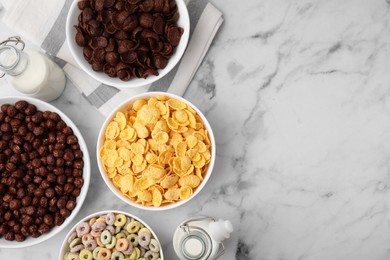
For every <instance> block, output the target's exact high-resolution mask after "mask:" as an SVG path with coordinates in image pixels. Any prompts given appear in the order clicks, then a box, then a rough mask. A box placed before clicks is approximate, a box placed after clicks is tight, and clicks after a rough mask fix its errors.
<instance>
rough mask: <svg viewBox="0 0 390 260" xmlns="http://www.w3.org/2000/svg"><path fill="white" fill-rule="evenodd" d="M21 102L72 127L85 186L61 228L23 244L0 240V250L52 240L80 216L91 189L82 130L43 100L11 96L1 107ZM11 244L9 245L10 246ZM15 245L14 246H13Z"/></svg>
mask: <svg viewBox="0 0 390 260" xmlns="http://www.w3.org/2000/svg"><path fill="white" fill-rule="evenodd" d="M19 100H25V101H27V102H29V103H31V104H33V105H35V106H37V108H38V109H39V110H41V111H42V110H50V111H52V112H56V113H57V114H59V115H60V116H61V119H62V120H64V121H65V122H66V124H67V125H69V126H70V127H72V130H73V132H74V133H75V135H76V136H77V138H78V142H79V144H80V148H81V150H82V152H83V160H84V168H83V179H84V184H83V187H82V188H81V192H80V195H79V196H78V197H77V198H76V202H77V204H76V207H75V208H74V209H73V210H72V213H71V214H70V216H69V217H67V218H66V219H65V221H64V222H63V223H62V224H61V225H60V226H55V227H53V228H52V229H50V231H49V232H48V233H46V234H43V235H41V236H40V237H37V238H32V237H30V236H29V237H27V239H26V240H24V241H23V242H17V241H7V240H4V238H2V239H0V248H23V247H29V246H33V245H37V244H39V243H42V242H44V241H46V240H48V239H50V238H52V237H53V236H55V235H57V234H58V233H60V232H61V231H62V230H64V229H65V228H66V227H67V226H68V225H69V223H70V222H72V221H73V219H74V218H75V217H76V215H77V214H78V212H79V211H80V209H81V207H82V205H83V203H84V201H85V198H86V196H87V193H88V189H89V183H90V179H91V163H90V157H89V152H88V147H87V145H86V143H85V140H84V137H83V136H82V134H81V132H80V130H79V129H78V128H77V126H76V125H75V124H74V123H73V121H72V120H71V119H70V118H69V117H68V116H67V115H66V114H65V113H64V112H62V111H61V110H60V109H59V108H56V107H55V106H53V105H51V104H49V103H47V102H44V101H42V100H39V99H36V98H32V97H24V96H23V97H18V96H9V97H1V98H0V105H1V104H4V103H8V102H9V103H11V102H14V103H15V102H16V101H19ZM4 242H5V243H7V245H4V244H2V243H4ZM8 243H9V245H8ZM12 243H14V244H12Z"/></svg>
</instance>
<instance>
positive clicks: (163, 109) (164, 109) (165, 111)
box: [154, 101, 168, 115]
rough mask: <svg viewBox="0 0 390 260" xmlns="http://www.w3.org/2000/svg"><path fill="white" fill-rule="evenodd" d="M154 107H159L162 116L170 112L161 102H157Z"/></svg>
mask: <svg viewBox="0 0 390 260" xmlns="http://www.w3.org/2000/svg"><path fill="white" fill-rule="evenodd" d="M154 106H155V107H157V109H158V110H160V114H161V115H165V114H166V113H167V111H168V109H167V107H166V106H165V105H164V103H163V102H161V101H158V102H156V103H155V104H154Z"/></svg>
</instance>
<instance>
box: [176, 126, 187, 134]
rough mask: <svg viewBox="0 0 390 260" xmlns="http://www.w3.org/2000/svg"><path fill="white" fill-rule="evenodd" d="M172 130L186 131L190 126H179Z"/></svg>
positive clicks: (177, 131)
mask: <svg viewBox="0 0 390 260" xmlns="http://www.w3.org/2000/svg"><path fill="white" fill-rule="evenodd" d="M172 131H175V132H176V133H185V132H187V131H188V127H186V126H179V127H178V128H177V129H172Z"/></svg>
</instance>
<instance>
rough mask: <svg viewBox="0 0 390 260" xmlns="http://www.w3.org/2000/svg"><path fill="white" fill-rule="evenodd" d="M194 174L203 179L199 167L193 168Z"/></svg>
mask: <svg viewBox="0 0 390 260" xmlns="http://www.w3.org/2000/svg"><path fill="white" fill-rule="evenodd" d="M195 175H196V176H197V177H198V178H199V179H200V180H202V181H203V176H202V170H201V169H198V168H195Z"/></svg>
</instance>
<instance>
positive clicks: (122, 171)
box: [116, 165, 133, 175]
mask: <svg viewBox="0 0 390 260" xmlns="http://www.w3.org/2000/svg"><path fill="white" fill-rule="evenodd" d="M116 169H117V170H118V173H119V174H121V175H133V172H132V171H131V169H130V165H128V166H127V165H126V166H124V165H122V166H118V167H116Z"/></svg>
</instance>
